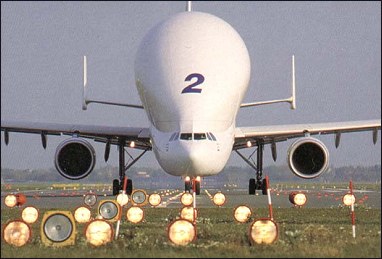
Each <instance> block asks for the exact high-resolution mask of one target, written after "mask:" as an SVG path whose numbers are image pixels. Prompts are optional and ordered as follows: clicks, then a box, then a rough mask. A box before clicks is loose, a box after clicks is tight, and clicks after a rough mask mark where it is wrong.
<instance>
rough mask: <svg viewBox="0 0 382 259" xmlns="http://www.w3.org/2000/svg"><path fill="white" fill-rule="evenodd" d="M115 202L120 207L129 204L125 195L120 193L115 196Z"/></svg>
mask: <svg viewBox="0 0 382 259" xmlns="http://www.w3.org/2000/svg"><path fill="white" fill-rule="evenodd" d="M117 202H118V204H119V205H121V206H122V207H123V206H125V205H126V204H127V203H129V196H127V194H126V193H120V194H118V195H117Z"/></svg>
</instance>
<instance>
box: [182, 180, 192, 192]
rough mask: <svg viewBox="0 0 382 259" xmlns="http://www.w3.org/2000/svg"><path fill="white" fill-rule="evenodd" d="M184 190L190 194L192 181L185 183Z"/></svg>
mask: <svg viewBox="0 0 382 259" xmlns="http://www.w3.org/2000/svg"><path fill="white" fill-rule="evenodd" d="M184 190H185V191H186V192H190V191H191V181H185V182H184Z"/></svg>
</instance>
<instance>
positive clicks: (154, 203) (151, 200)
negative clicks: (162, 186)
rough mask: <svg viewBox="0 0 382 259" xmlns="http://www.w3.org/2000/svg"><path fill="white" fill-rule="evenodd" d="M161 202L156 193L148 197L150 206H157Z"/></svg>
mask: <svg viewBox="0 0 382 259" xmlns="http://www.w3.org/2000/svg"><path fill="white" fill-rule="evenodd" d="M161 202H162V198H161V197H160V195H159V194H158V193H153V194H151V195H150V196H149V203H150V205H151V206H154V207H156V206H158V205H159V204H160V203H161Z"/></svg>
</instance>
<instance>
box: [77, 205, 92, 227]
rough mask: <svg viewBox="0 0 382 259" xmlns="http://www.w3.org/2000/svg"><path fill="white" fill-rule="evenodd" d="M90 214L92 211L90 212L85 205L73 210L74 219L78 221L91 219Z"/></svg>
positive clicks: (85, 221) (84, 221) (82, 221)
mask: <svg viewBox="0 0 382 259" xmlns="http://www.w3.org/2000/svg"><path fill="white" fill-rule="evenodd" d="M91 216H92V213H91V211H90V209H89V208H88V207H86V206H80V207H77V208H76V209H75V210H74V219H75V220H76V221H77V222H78V223H87V222H89V221H90V219H91Z"/></svg>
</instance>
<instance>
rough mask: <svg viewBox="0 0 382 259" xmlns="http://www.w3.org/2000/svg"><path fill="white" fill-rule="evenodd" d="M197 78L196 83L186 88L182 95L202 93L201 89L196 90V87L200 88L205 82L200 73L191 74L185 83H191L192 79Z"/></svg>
mask: <svg viewBox="0 0 382 259" xmlns="http://www.w3.org/2000/svg"><path fill="white" fill-rule="evenodd" d="M193 78H196V82H195V83H192V84H190V85H189V86H187V87H185V88H184V89H183V91H182V94H186V93H201V92H202V89H201V88H194V87H195V86H198V85H200V84H202V83H203V82H204V76H203V75H201V74H198V73H193V74H189V75H188V76H187V77H186V79H184V81H191V79H193Z"/></svg>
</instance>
